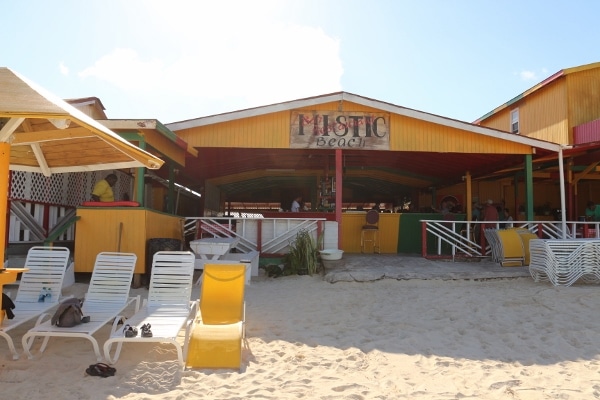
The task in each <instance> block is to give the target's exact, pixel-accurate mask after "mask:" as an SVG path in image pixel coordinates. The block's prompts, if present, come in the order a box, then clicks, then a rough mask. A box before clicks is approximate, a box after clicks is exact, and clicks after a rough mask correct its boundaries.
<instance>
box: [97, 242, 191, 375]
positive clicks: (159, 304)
mask: <svg viewBox="0 0 600 400" xmlns="http://www.w3.org/2000/svg"><path fill="white" fill-rule="evenodd" d="M195 259H196V256H195V255H194V253H191V252H189V251H159V252H157V253H155V254H154V257H153V260H152V276H151V278H150V287H149V291H148V299H147V300H144V304H143V306H142V308H141V309H140V310H139V311H138V312H137V313H135V314H134V315H133V316H132V317H131V318H129V319H128V320H126V321H125V322H124V324H123V326H118V327H117V328H116V330H113V331H112V332H111V335H110V338H109V339H108V340H107V341H106V342H105V343H104V357H105V358H106V360H107V361H108V362H109V363H113V364H114V363H116V362H117V360H118V359H119V355H120V353H121V347H122V346H123V343H148V342H158V343H171V344H173V345H174V346H175V348H176V349H177V358H178V359H179V362H180V364H181V367H182V368H183V367H184V366H185V361H184V354H186V352H187V344H188V339H189V335H190V331H191V327H192V322H193V321H194V318H195V316H196V313H197V312H198V301H190V297H191V295H192V286H193V283H194V261H195ZM145 324H149V326H150V330H151V332H152V337H143V336H142V329H141V327H142V326H143V325H145ZM128 325H129V326H131V327H132V328H135V329H137V331H138V332H137V335H136V336H135V337H126V334H125V330H124V327H127V326H128ZM184 327H185V339H184V341H183V344H184V347H183V350H182V348H181V345H180V343H179V342H178V340H177V335H178V334H179V332H180V331H181V329H182V328H184ZM113 344H116V350H115V353H114V356H113V357H111V355H110V352H111V348H112V345H113Z"/></svg>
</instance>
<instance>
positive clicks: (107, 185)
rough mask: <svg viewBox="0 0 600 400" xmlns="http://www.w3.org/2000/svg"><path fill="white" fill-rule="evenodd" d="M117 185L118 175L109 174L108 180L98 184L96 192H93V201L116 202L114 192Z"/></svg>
mask: <svg viewBox="0 0 600 400" xmlns="http://www.w3.org/2000/svg"><path fill="white" fill-rule="evenodd" d="M115 183H117V175H115V174H108V175H106V178H104V179H101V180H99V181H98V182H96V185H94V190H92V200H93V201H101V202H109V201H115V194H114V193H113V190H112V187H113V186H115Z"/></svg>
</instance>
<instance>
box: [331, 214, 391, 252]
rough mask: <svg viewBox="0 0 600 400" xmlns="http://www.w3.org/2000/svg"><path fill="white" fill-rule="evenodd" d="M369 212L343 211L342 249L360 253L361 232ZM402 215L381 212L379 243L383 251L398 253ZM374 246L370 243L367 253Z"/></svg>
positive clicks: (371, 250) (366, 249)
mask: <svg viewBox="0 0 600 400" xmlns="http://www.w3.org/2000/svg"><path fill="white" fill-rule="evenodd" d="M366 215H367V212H366V211H365V212H346V213H342V245H341V246H340V249H342V250H344V251H345V252H348V253H360V252H361V249H360V232H361V229H362V226H363V225H364V224H366ZM400 215H401V214H393V213H380V214H379V245H380V248H381V253H391V254H396V253H398V232H399V227H400ZM372 252H373V247H372V245H371V244H370V243H368V245H367V247H366V248H365V253H372Z"/></svg>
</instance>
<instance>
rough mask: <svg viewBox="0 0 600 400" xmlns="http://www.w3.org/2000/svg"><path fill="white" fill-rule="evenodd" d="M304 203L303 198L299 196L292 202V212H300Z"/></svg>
mask: <svg viewBox="0 0 600 400" xmlns="http://www.w3.org/2000/svg"><path fill="white" fill-rule="evenodd" d="M301 201H302V196H298V197H296V198H295V199H294V201H292V212H299V211H300V202H301Z"/></svg>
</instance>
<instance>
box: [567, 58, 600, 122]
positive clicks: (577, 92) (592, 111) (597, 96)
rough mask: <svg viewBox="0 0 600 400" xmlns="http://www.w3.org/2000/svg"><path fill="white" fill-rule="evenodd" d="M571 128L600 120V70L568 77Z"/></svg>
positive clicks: (575, 73)
mask: <svg viewBox="0 0 600 400" xmlns="http://www.w3.org/2000/svg"><path fill="white" fill-rule="evenodd" d="M567 85H568V95H569V116H570V128H573V127H575V126H577V125H581V124H583V123H586V122H589V121H594V120H596V119H599V118H600V106H599V104H600V68H594V69H590V70H584V71H580V72H574V73H572V74H569V75H567Z"/></svg>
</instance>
